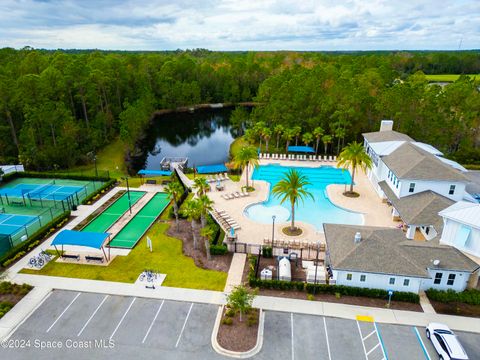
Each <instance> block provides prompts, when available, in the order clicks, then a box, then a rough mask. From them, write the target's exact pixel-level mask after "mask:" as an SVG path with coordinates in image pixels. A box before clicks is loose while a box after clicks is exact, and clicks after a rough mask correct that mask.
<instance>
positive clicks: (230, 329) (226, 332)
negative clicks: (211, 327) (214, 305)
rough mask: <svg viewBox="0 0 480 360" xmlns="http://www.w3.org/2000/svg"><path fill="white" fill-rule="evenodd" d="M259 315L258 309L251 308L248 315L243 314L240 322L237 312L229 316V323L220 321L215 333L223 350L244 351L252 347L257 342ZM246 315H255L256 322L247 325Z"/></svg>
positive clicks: (223, 316)
mask: <svg viewBox="0 0 480 360" xmlns="http://www.w3.org/2000/svg"><path fill="white" fill-rule="evenodd" d="M259 315H260V311H259V310H258V309H252V310H250V314H249V315H243V317H242V320H243V321H242V322H240V317H239V315H238V314H236V315H235V316H234V317H231V319H232V324H231V325H226V324H223V323H222V322H221V323H220V327H219V329H218V334H217V341H218V344H219V345H220V346H221V347H222V348H224V349H225V350H230V351H237V352H245V351H248V350H251V349H253V348H254V347H255V345H256V344H257V337H258V324H259ZM248 316H255V317H256V318H257V321H256V323H255V324H251V326H248V321H247V317H248ZM224 318H225V309H224V310H223V315H222V319H224Z"/></svg>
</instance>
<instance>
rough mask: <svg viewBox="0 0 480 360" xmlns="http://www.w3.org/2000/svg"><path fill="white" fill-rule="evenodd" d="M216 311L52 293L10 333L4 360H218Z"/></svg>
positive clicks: (132, 299) (0, 352) (191, 305)
mask: <svg viewBox="0 0 480 360" xmlns="http://www.w3.org/2000/svg"><path fill="white" fill-rule="evenodd" d="M217 310H218V307H217V306H214V305H206V304H198V303H187V302H177V301H167V300H155V299H144V298H135V297H124V296H110V295H103V294H93V293H76V292H69V291H54V292H52V294H51V295H50V296H49V297H48V298H47V299H46V300H45V301H44V302H43V304H42V305H40V307H39V308H38V309H37V310H36V311H35V312H34V313H33V314H32V315H31V316H30V317H29V318H28V319H27V320H26V321H25V322H24V323H23V324H22V325H20V327H19V328H18V329H17V330H16V331H15V333H14V334H13V335H12V336H11V338H10V341H9V342H11V343H12V345H13V346H14V347H15V348H12V349H0V358H4V357H3V353H6V354H7V357H5V358H8V359H12V360H13V359H26V358H29V357H34V358H35V359H52V358H62V359H74V360H78V359H84V358H85V359H92V358H107V357H108V358H110V357H113V356H115V357H117V358H118V359H132V358H140V359H150V358H153V357H157V356H158V355H159V354H161V355H162V356H161V358H162V359H192V354H193V355H194V356H193V358H199V359H217V358H221V356H220V355H218V354H217V353H215V351H214V350H213V348H212V346H211V334H212V330H213V325H214V322H215V318H216V314H217ZM42 347H43V348H42Z"/></svg>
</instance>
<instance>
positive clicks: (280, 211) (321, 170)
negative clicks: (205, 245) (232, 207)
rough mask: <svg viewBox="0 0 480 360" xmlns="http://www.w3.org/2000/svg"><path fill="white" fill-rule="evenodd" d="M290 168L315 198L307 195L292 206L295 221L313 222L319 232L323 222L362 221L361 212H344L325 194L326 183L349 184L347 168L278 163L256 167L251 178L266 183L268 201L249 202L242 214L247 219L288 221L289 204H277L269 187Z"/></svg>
mask: <svg viewBox="0 0 480 360" xmlns="http://www.w3.org/2000/svg"><path fill="white" fill-rule="evenodd" d="M290 169H295V170H297V171H299V172H301V173H302V174H303V175H305V176H306V177H307V178H308V181H309V182H310V183H311V185H309V186H308V187H307V188H308V190H309V191H310V192H311V193H312V195H313V197H314V199H315V200H312V198H310V197H307V198H306V199H305V200H304V202H303V203H302V202H300V203H299V204H297V207H296V209H295V221H297V220H298V221H302V222H307V223H310V224H312V225H314V226H315V227H316V228H317V230H319V231H322V232H323V224H324V223H331V224H349V225H361V224H363V215H362V214H360V213H356V212H353V211H348V210H345V209H342V208H340V207H338V206H335V205H334V204H333V203H332V202H331V201H330V200H329V199H328V196H327V191H326V188H327V186H328V185H330V184H350V181H351V177H350V173H349V172H348V171H342V169H337V168H334V167H331V166H321V167H316V168H309V167H293V166H281V165H279V164H269V165H262V166H259V167H257V168H256V169H255V170H254V172H253V174H252V179H253V180H254V181H255V180H263V181H267V182H269V183H270V193H269V195H268V200H267V201H265V202H262V203H260V204H253V205H250V206H248V207H247V208H246V209H245V215H246V216H247V217H249V218H250V219H252V220H254V221H257V222H260V223H264V224H271V223H272V215H275V216H276V219H275V221H276V222H277V223H278V222H286V221H289V220H290V203H289V202H288V203H287V202H286V203H284V204H280V199H278V198H276V197H274V196H273V195H272V188H273V186H274V185H275V184H276V183H277V182H279V181H280V180H281V179H282V178H284V176H285V173H287V172H288V170H290Z"/></svg>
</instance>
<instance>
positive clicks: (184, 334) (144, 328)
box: [0, 291, 480, 360]
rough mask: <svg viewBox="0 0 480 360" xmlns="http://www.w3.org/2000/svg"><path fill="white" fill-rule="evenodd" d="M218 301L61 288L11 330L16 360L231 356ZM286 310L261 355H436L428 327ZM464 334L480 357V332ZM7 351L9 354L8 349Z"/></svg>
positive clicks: (331, 359) (274, 321)
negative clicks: (219, 349) (223, 342)
mask: <svg viewBox="0 0 480 360" xmlns="http://www.w3.org/2000/svg"><path fill="white" fill-rule="evenodd" d="M217 310H218V308H217V306H214V305H206V304H198V303H188V302H178V301H169V300H156V299H144V298H135V297H123V296H109V295H103V294H93V293H77V292H69V291H54V292H52V294H51V295H50V296H49V297H48V298H47V299H46V300H45V301H44V302H43V304H42V305H41V306H40V307H39V308H38V309H37V310H36V311H35V312H34V313H33V314H32V315H31V316H30V317H29V318H28V319H26V321H25V322H24V323H23V324H22V325H20V327H19V328H18V329H17V331H16V332H15V333H14V334H13V335H12V337H11V338H10V342H11V344H12V345H14V348H11V349H0V358H2V359H3V358H6V359H7V358H8V359H12V360H16V359H26V358H31V357H33V358H35V359H38V360H43V359H45V360H46V359H72V360H80V359H97V358H102V359H103V358H112V357H116V358H118V359H120V360H124V359H125V360H126V359H132V358H139V359H153V358H158V359H162V360H163V359H166V360H170V359H172V360H173V359H185V360H192V359H225V357H223V356H220V355H219V354H217V353H216V352H215V351H214V350H213V348H212V346H211V334H212V330H213V325H214V322H215V318H216V314H217ZM373 320H374V319H371V318H362V317H358V318H357V320H346V319H338V318H330V317H323V316H314V315H304V314H295V313H286V312H273V311H266V312H265V324H264V339H263V347H262V349H261V350H260V352H259V353H258V354H257V355H255V356H254V357H253V358H254V359H258V360H267V359H275V360H282V359H285V360H310V359H312V360H313V359H317V360H347V359H361V360H381V359H385V360H397V359H409V360H410V359H411V360H416V359H418V360H424V359H427V360H434V359H435V360H436V359H437V358H438V356H437V355H436V353H435V350H434V349H433V347H432V345H431V343H430V341H429V340H428V339H427V338H426V336H425V329H423V328H416V327H412V326H399V325H390V324H378V323H375V322H374V321H373ZM457 335H458V336H459V338H460V341H461V342H462V344H463V345H464V347H465V349H466V351H467V353H468V354H469V356H470V359H473V360H479V359H480V335H478V334H473V333H461V332H458V333H457ZM4 354H5V355H6V356H5V357H4Z"/></svg>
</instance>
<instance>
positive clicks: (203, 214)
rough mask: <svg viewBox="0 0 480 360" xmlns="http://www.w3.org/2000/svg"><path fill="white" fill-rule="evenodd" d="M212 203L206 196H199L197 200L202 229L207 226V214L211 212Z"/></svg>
mask: <svg viewBox="0 0 480 360" xmlns="http://www.w3.org/2000/svg"><path fill="white" fill-rule="evenodd" d="M212 205H213V201H212V200H211V199H210V198H209V197H208V196H207V195H201V196H200V197H199V198H198V206H200V220H201V223H202V227H205V226H207V213H208V211H210V210H212V209H213V208H212Z"/></svg>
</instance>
